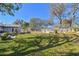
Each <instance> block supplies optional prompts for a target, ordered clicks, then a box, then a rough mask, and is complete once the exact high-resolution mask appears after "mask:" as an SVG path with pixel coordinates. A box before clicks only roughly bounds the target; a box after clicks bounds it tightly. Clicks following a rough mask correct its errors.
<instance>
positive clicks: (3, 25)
mask: <svg viewBox="0 0 79 59" xmlns="http://www.w3.org/2000/svg"><path fill="white" fill-rule="evenodd" d="M0 27H14V28H18V27H19V25H11V24H9V25H7V24H0Z"/></svg>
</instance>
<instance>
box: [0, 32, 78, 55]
mask: <svg viewBox="0 0 79 59" xmlns="http://www.w3.org/2000/svg"><path fill="white" fill-rule="evenodd" d="M0 55H6V56H7V55H14V56H17V55H19V56H20V55H29V56H61V55H68V56H69V55H71V56H72V55H79V35H77V34H75V33H66V34H63V33H57V34H52V33H50V34H18V35H17V36H16V38H15V39H13V40H1V39H0Z"/></svg>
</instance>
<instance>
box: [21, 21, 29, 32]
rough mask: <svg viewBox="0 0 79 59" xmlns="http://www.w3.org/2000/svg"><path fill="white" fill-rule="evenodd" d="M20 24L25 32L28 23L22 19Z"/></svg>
mask: <svg viewBox="0 0 79 59" xmlns="http://www.w3.org/2000/svg"><path fill="white" fill-rule="evenodd" d="M21 26H22V29H23V31H24V32H25V31H26V30H27V28H28V27H29V23H27V22H25V21H24V22H23V23H22V25H21Z"/></svg>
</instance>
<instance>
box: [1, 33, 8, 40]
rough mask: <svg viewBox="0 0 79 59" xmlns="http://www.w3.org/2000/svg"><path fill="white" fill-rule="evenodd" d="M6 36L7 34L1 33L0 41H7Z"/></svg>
mask: <svg viewBox="0 0 79 59" xmlns="http://www.w3.org/2000/svg"><path fill="white" fill-rule="evenodd" d="M8 35H9V33H7V32H6V33H3V34H2V35H1V39H2V40H8Z"/></svg>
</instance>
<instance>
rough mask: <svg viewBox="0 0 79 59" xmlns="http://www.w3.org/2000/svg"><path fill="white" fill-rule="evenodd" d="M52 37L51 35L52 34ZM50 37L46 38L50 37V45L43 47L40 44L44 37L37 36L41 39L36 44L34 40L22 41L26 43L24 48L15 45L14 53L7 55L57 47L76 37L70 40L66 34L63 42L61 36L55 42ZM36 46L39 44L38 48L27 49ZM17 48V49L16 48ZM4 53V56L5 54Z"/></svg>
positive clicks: (28, 53) (27, 53) (17, 54)
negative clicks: (60, 40)
mask: <svg viewBox="0 0 79 59" xmlns="http://www.w3.org/2000/svg"><path fill="white" fill-rule="evenodd" d="M50 37H51V36H50ZM50 37H46V36H45V38H48V39H49V43H48V45H46V46H44V47H42V46H40V45H39V44H40V42H41V41H42V39H43V38H44V37H43V38H42V37H36V39H39V38H40V40H39V41H36V43H35V44H34V43H33V41H30V42H25V41H23V40H22V41H23V42H22V41H21V42H20V43H19V44H21V43H23V44H25V48H23V49H21V50H18V49H19V48H20V47H21V46H20V45H19V46H18V47H14V48H13V50H14V52H13V53H10V54H7V55H5V54H4V55H5V56H24V55H31V53H35V52H38V51H42V50H45V49H48V48H53V47H57V46H60V45H62V44H65V43H67V42H72V41H74V40H75V39H72V40H69V39H71V38H70V37H68V36H65V37H64V41H62V42H61V43H59V39H60V38H59V37H57V36H56V37H54V40H56V42H53V40H52V39H51V38H50ZM18 42H19V41H17V43H18ZM26 43H27V44H30V43H32V44H31V45H28V47H26ZM34 46H37V47H38V48H35V49H31V50H27V49H29V48H31V47H34ZM15 48H16V49H15ZM24 50H26V51H24ZM4 55H3V56H4ZM67 55H78V53H71V52H70V53H67Z"/></svg>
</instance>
